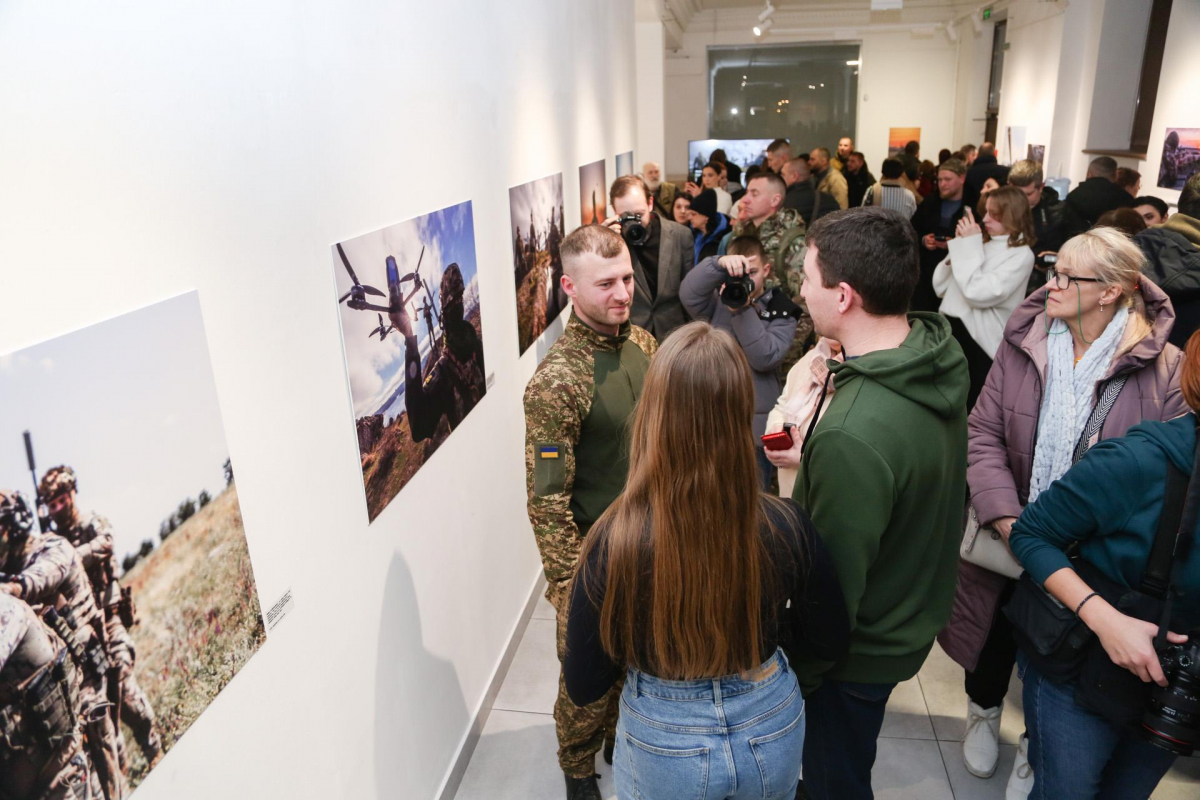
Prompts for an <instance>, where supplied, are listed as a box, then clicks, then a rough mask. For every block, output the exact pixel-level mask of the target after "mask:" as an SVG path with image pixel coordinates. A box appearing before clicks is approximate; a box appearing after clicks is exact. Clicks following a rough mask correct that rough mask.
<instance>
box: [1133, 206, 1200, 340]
mask: <svg viewBox="0 0 1200 800" xmlns="http://www.w3.org/2000/svg"><path fill="white" fill-rule="evenodd" d="M1133 240H1134V241H1135V242H1137V245H1138V247H1140V248H1142V252H1143V253H1145V254H1146V259H1147V263H1146V266H1145V267H1144V268H1143V269H1142V272H1144V273H1145V274H1146V275H1148V276H1149V277H1150V278H1151V279H1152V280H1153V281H1154V282H1155V283H1157V284H1158V285H1159V287H1160V288H1161V289H1162V290H1163V291H1164V292H1166V293H1167V297H1169V298H1171V305H1173V306H1174V307H1175V327H1174V328H1173V329H1172V330H1171V338H1170V340H1169V341H1170V342H1171V344H1173V345H1175V346H1176V347H1178V348H1180V349H1182V348H1183V347H1185V346H1186V345H1187V340H1188V337H1189V336H1191V335H1192V332H1193V331H1195V330H1196V329H1197V328H1200V220H1198V219H1196V218H1195V217H1189V216H1187V215H1186V214H1176V215H1175V216H1173V217H1171V218H1170V219H1168V220H1167V221H1166V222H1165V223H1164V224H1162V225H1156V226H1155V227H1153V228H1148V229H1147V230H1144V231H1142V232H1141V233H1139V234H1138V235H1137V236H1135V237H1133Z"/></svg>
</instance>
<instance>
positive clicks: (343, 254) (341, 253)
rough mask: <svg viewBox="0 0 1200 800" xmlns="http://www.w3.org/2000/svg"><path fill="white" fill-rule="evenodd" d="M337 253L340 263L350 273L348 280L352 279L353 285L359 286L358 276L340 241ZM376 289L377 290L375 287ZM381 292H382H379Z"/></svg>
mask: <svg viewBox="0 0 1200 800" xmlns="http://www.w3.org/2000/svg"><path fill="white" fill-rule="evenodd" d="M337 251H338V255H339V256H341V257H342V265H343V266H345V267H346V272H349V273H350V280H352V281H354V285H355V286H360V285H361V284H360V283H359V282H358V276H357V275H355V274H354V267H352V266H350V259H348V258H346V251H345V250H343V249H342V243H341V242H338V244H337ZM376 291H379V290H378V289H376ZM380 294H382V292H380Z"/></svg>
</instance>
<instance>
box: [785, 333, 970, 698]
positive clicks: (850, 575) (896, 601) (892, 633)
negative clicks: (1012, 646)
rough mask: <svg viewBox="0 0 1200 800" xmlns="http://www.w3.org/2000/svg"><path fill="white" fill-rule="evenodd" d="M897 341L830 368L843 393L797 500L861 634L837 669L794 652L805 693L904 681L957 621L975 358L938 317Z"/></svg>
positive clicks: (812, 443) (813, 449)
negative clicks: (825, 681) (822, 687)
mask: <svg viewBox="0 0 1200 800" xmlns="http://www.w3.org/2000/svg"><path fill="white" fill-rule="evenodd" d="M909 323H910V325H911V330H910V332H909V334H908V337H907V338H906V339H905V340H904V342H903V343H902V344H901V345H900V346H899V347H895V348H892V349H889V350H879V351H876V352H874V353H868V354H866V355H864V356H862V357H861V358H854V357H853V356H854V354H853V353H848V354H847V356H848V357H847V360H846V362H845V363H837V362H830V363H829V369H830V371H831V372H832V373H833V374H834V381H835V382H836V383H835V385H836V389H837V391H836V392H835V393H834V394H833V395H832V396H831V397H830V399H829V401H828V402H829V408H828V410H827V411H826V412H825V415H824V416H823V417H822V418H821V422H820V423H819V424H818V425H817V427H816V429H815V430H814V431H813V435H812V438H810V439H809V440H808V444H807V445H806V447H805V450H804V459H803V461H801V463H800V472H799V475H798V476H797V480H796V486H795V490H794V491H793V497H794V499H795V500H796V501H797V502H798V503H799V504H800V505H801V506H802V507H803V508H804V509H805V510H806V511H807V512H808V514H809V516H811V517H812V520H813V522H814V523H815V524H816V527H817V532H818V533H819V534H820V536H821V539H822V541H824V543H825V546H826V547H827V548H828V549H829V552H830V555H831V556H832V558H833V562H834V564H835V566H836V569H837V576H838V580H839V581H840V582H841V584H842V591H843V592H844V594H845V599H846V609H847V611H849V614H850V624H851V627H852V633H851V636H850V651H849V653H848V654H847V655H846V656H844V657H843V658H842V659H841V660H840V661H838V662H837V663H835V664H830V663H829V662H822V661H817V660H815V659H812V658H810V657H806V656H805V654H804V653H789V654H788V655H789V657H790V658H791V660H792V664H793V666H794V667H795V669H796V674H797V676H798V677H799V678H800V680H801V684H802V685H803V686H804V687H805V689H806V690H811V689H813V688H815V687H816V686H818V685H819V684H820V681H821V678H822V677H823V676H825V675H828V676H829V677H831V678H834V679H837V680H843V681H854V682H861V683H898V682H900V681H904V680H907V679H909V678H911V677H912V676H913V675H915V674H916V673H917V670H919V669H920V668H921V664H922V663H923V662H924V661H925V656H926V655H927V654H928V653H929V650H930V648H931V647H932V645H933V640H934V637H935V636H936V635H937V633H938V631H939V630H941V629H942V626H943V625H945V624H946V620H947V619H949V617H950V608H951V605H952V602H953V599H954V582H955V577H956V575H957V569H958V546H959V542H960V541H961V539H962V519H963V504H964V503H965V501H966V491H967V489H966V483H967V478H966V474H967V410H966V405H967V387H968V384H969V379H968V377H967V361H966V357H965V356H964V355H963V352H962V348H960V347H959V345H958V342H956V341H955V340H954V337H953V336H951V335H950V324H949V322H947V321H946V319H945V317H942V316H940V315H938V314H929V313H919V314H909Z"/></svg>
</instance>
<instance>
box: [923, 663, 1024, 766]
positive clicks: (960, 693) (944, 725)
mask: <svg viewBox="0 0 1200 800" xmlns="http://www.w3.org/2000/svg"><path fill="white" fill-rule="evenodd" d="M963 677H964V673H963V668H962V667H960V666H959V665H958V664H956V663H955V662H954V661H952V660H951V659H950V656H948V655H946V654H945V652H943V650H942V648H941V647H940V646H939V645H937V644H936V643H935V644H934V645H933V650H931V651H930V653H929V657H928V658H926V659H925V664H924V665H923V666H922V667H921V671H920V672H919V673H918V674H917V679H918V680H919V681H920V682H921V689H922V691H923V692H924V695H925V702H926V703H927V704H928V707H929V713H930V714H931V715H932V717H933V730H934V732H935V734H936V735H937V738H938V739H940V740H941V741H961V740H962V737H963V733H964V732H965V731H966V727H967V693H966V690H965V689H963ZM1024 730H1025V712H1024V711H1023V709H1022V707H1021V682H1020V681H1019V680H1017V676H1016V671H1015V670H1014V671H1013V676H1012V680H1011V682H1010V683H1009V686H1008V695H1007V696H1006V697H1005V698H1004V712H1003V713H1002V714H1001V717H1000V741H1001V742H1004V743H1005V744H1016V743H1017V740H1018V739H1019V738H1020V736H1021V733H1022V732H1023V731H1024Z"/></svg>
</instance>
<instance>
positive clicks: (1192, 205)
mask: <svg viewBox="0 0 1200 800" xmlns="http://www.w3.org/2000/svg"><path fill="white" fill-rule="evenodd" d="M1177 205H1178V206H1179V213H1180V214H1183V215H1184V216H1188V217H1191V218H1192V219H1200V172H1197V173H1196V174H1195V175H1193V176H1192V177H1190V178H1188V182H1187V183H1185V184H1184V185H1183V191H1182V192H1180V193H1179V203H1178V204H1177Z"/></svg>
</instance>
